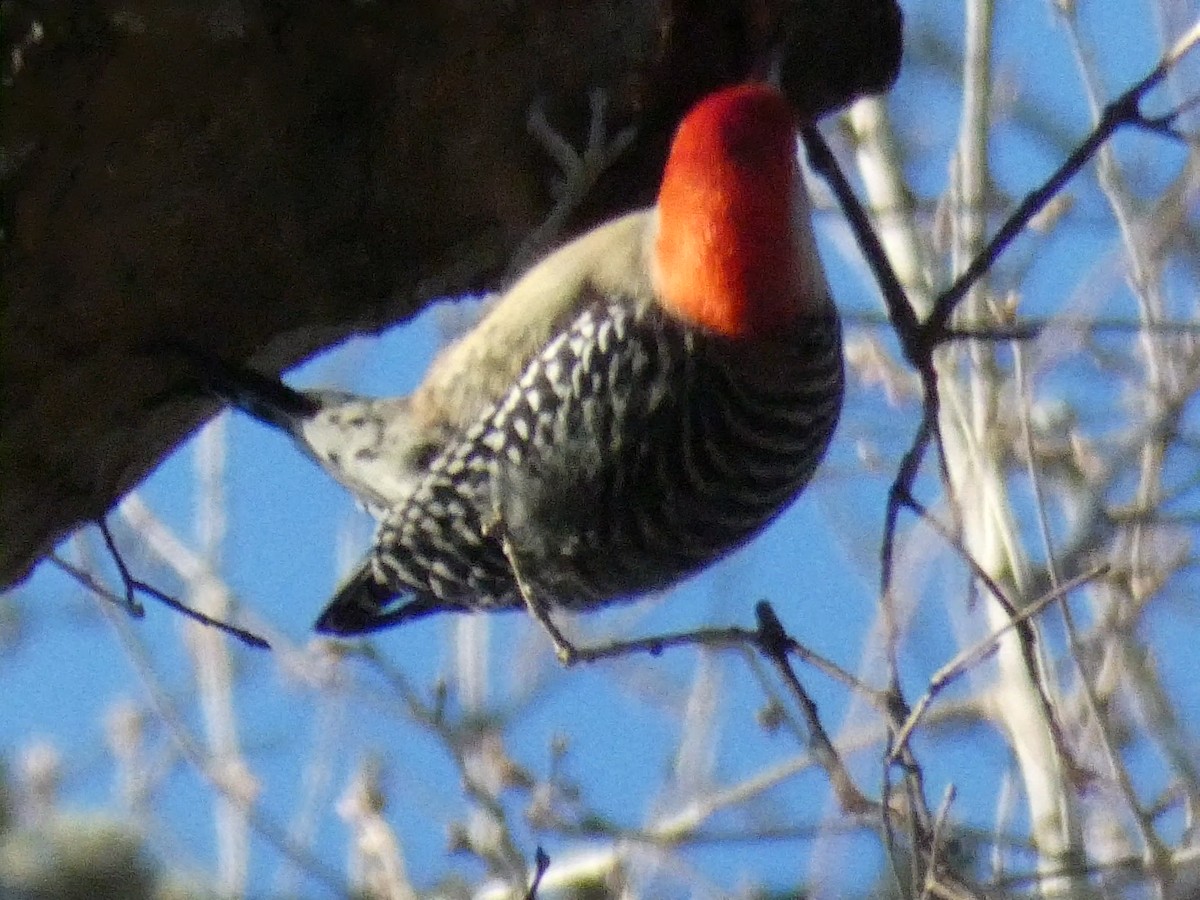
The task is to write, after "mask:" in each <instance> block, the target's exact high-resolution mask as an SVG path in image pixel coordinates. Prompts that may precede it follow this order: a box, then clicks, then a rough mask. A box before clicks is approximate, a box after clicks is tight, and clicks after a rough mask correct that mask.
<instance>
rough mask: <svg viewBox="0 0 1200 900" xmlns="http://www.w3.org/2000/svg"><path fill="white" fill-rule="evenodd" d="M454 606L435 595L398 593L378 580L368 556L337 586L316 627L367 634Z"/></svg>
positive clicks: (323, 631) (329, 631)
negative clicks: (367, 558)
mask: <svg viewBox="0 0 1200 900" xmlns="http://www.w3.org/2000/svg"><path fill="white" fill-rule="evenodd" d="M397 604H398V605H397ZM451 608H452V607H449V606H447V605H446V604H445V603H444V602H443V601H441V600H438V599H437V598H435V597H428V596H424V597H423V596H413V595H401V594H398V593H397V592H396V591H395V590H393V589H392V588H390V587H388V586H387V585H385V584H381V583H380V582H379V581H378V579H377V578H376V576H375V568H374V566H372V565H371V563H370V561H369V560H368V561H367V562H364V563H363V564H362V565H361V566H359V567H358V569H357V570H355V572H354V573H353V574H352V575H351V576H350V577H349V578H347V579H346V580H345V581H344V582H343V583H342V586H341V587H340V588H338V591H337V593H336V594H335V595H334V597H333V599H332V600H331V601H329V605H328V606H326V607H325V611H324V612H322V613H321V615H320V617H319V618H318V619H317V624H316V626H315V628H316V630H317V631H318V632H320V633H321V634H333V635H343V636H350V635H358V634H368V633H370V632H372V631H378V630H379V629H381V628H390V627H391V626H393V625H399V624H401V623H403V622H408V621H411V620H413V619H419V618H421V617H422V616H427V615H429V614H430V613H435V612H442V611H444V610H447V609H451Z"/></svg>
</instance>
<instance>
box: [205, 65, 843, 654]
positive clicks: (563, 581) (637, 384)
mask: <svg viewBox="0 0 1200 900" xmlns="http://www.w3.org/2000/svg"><path fill="white" fill-rule="evenodd" d="M799 124H800V116H799V115H798V113H797V112H796V111H795V110H794V109H793V108H792V107H791V106H790V105H789V103H788V101H787V99H786V98H785V97H784V95H783V94H782V93H781V92H780V91H779V90H778V89H777V88H775V87H772V86H770V85H768V84H764V83H752V82H751V83H743V84H737V85H734V86H731V87H726V88H723V89H719V90H717V91H714V92H712V93H711V94H709V95H707V96H705V97H703V98H701V99H700V100H699V101H698V102H697V103H696V104H695V105H694V106H693V107H692V108H691V109H690V110H689V111H688V112H687V113H686V115H685V116H684V117H683V119H682V120H681V122H680V124H679V126H678V128H677V130H676V132H675V135H674V137H673V139H672V142H671V145H670V149H669V151H668V156H667V161H666V164H665V167H664V171H663V176H662V180H661V183H660V189H659V192H658V196H657V201H656V203H655V204H654V205H653V206H650V207H648V208H644V209H641V210H637V211H635V212H632V213H628V214H625V215H623V216H620V217H618V218H616V219H614V220H612V221H609V222H607V223H603V224H601V225H599V226H597V227H595V228H594V229H592V230H591V231H589V232H587V233H585V234H584V235H582V236H580V237H578V238H576V239H574V240H573V241H571V242H569V243H567V244H565V245H563V246H562V247H560V248H559V249H557V250H554V251H551V252H550V253H549V254H548V255H547V256H545V257H544V258H543V259H542V260H541V261H540V262H537V263H535V264H534V265H533V266H532V267H531V268H530V269H528V270H527V271H526V272H525V274H523V275H521V276H520V277H518V278H517V279H516V280H515V281H514V282H513V284H512V285H511V287H509V288H508V289H507V290H506V291H504V292H503V293H502V294H501V295H500V296H499V298H498V300H497V301H496V302H495V304H494V305H493V306H492V307H491V308H490V310H489V311H488V312H487V314H486V315H484V317H483V318H482V319H481V320H480V321H479V322H478V324H477V325H476V326H475V327H474V328H473V329H472V330H471V331H469V332H468V333H466V334H465V335H463V336H462V337H461V338H459V339H458V340H457V341H455V342H454V343H452V344H450V345H449V346H447V347H446V348H445V349H444V350H443V351H442V352H441V353H440V354H439V355H438V356H437V357H436V358H435V360H434V361H433V363H432V364H431V365H430V367H429V369H428V371H427V373H426V375H425V378H424V380H423V381H422V382H421V383H420V385H419V386H418V387H417V388H416V389H415V390H414V391H413V392H412V393H411V394H409V395H407V396H403V397H391V398H367V397H357V396H354V395H350V394H345V393H340V392H333V391H297V390H294V389H292V388H290V387H288V386H287V385H285V384H283V383H282V382H281V381H279V380H277V379H272V378H269V377H267V376H265V375H262V374H261V373H258V372H255V371H253V370H250V369H248V368H246V367H242V366H241V365H240V364H230V363H224V362H219V361H213V360H209V361H208V364H207V366H206V369H207V371H206V379H207V383H208V384H209V386H210V388H211V389H212V390H213V391H215V392H216V393H217V394H219V395H220V396H221V397H223V398H224V399H225V400H227V401H228V402H230V403H233V404H234V405H236V406H238V407H240V408H241V409H243V410H245V411H246V412H248V413H250V414H251V415H254V416H256V417H257V418H259V419H261V420H262V421H264V422H266V423H267V424H270V425H273V426H275V427H278V428H281V429H283V430H285V431H286V432H287V433H288V434H290V435H291V437H292V438H293V440H294V441H295V442H296V443H297V444H298V445H299V446H300V447H301V448H302V449H303V450H304V451H305V452H307V453H308V454H309V455H310V456H312V457H313V458H314V459H315V460H316V461H317V462H318V463H319V464H320V465H321V466H322V467H324V468H325V469H326V470H327V471H328V472H329V473H330V474H331V475H332V476H333V477H334V478H335V479H337V480H338V481H340V482H341V483H342V484H343V485H344V486H345V487H346V488H348V489H349V490H350V491H351V492H352V493H353V494H354V495H355V496H356V497H358V498H359V499H360V500H362V501H363V502H364V504H365V505H366V506H367V507H368V509H369V510H370V511H371V512H372V513H373V515H374V516H375V517H376V518H377V519H378V528H377V531H376V535H375V538H374V543H373V546H372V548H371V549H370V551H369V552H368V553H367V555H366V557H365V558H364V559H363V560H362V562H361V564H360V565H359V566H358V567H357V568H356V569H355V570H354V571H353V572H352V573H351V574H350V575H349V577H348V578H346V579H345V580H344V581H343V582H342V584H341V586H340V587H339V588H338V589H337V591H336V593H335V595H334V597H333V599H332V600H331V601H330V602H329V603H328V605H327V606H326V608H325V609H324V611H323V612H322V613H321V615H320V617H319V618H318V620H317V624H316V628H317V630H318V631H319V632H322V633H325V634H330V635H338V636H344V637H346V636H355V635H363V634H367V633H370V632H374V631H377V630H379V629H382V628H385V627H389V626H394V625H399V624H401V623H404V622H408V621H412V620H414V619H417V618H420V617H423V616H426V615H429V614H432V613H438V612H472V611H491V610H505V609H520V608H525V609H527V610H529V611H530V612H531V613H532V614H533V615H534V616H535V618H537V619H538V621H540V622H541V623H542V625H543V626H545V627H546V628H547V630H548V631H549V633H550V635H551V637H552V638H553V640H554V643H555V645H556V648H557V649H558V651H559V655H560V657H562V658H563V659H564V660H569V658H570V657H571V655H572V653H573V652H574V651H575V649H576V648H574V646H573V645H572V644H571V643H570V642H569V641H568V640H567V639H566V637H565V636H563V635H562V633H561V632H560V631H559V630H558V629H557V627H556V626H555V624H554V623H553V620H552V618H551V613H552V612H553V611H555V610H568V611H587V610H592V609H596V608H599V607H602V606H605V605H607V604H611V603H616V602H621V601H626V600H631V599H635V598H637V597H639V596H642V595H644V594H646V593H649V592H652V591H655V590H659V589H663V588H666V587H667V586H669V585H672V584H674V583H676V582H677V581H679V580H681V579H682V578H684V577H686V576H688V575H691V574H693V573H695V572H697V571H699V570H701V569H704V568H705V567H707V566H709V565H710V564H712V563H713V562H715V561H716V560H718V559H720V558H722V557H723V556H725V555H727V554H728V553H730V552H732V551H733V550H735V549H737V548H738V547H740V546H742V545H743V544H745V543H746V542H747V541H748V540H750V539H751V538H752V537H754V536H755V535H756V534H758V533H759V532H760V531H761V530H762V529H763V528H764V527H765V526H766V525H767V524H768V523H769V522H771V521H772V520H773V519H774V518H775V517H776V516H778V515H779V513H780V512H782V511H783V510H784V509H786V508H787V507H788V506H789V505H790V504H791V503H792V501H793V500H794V499H795V498H796V497H797V496H798V495H799V494H800V493H801V491H802V490H803V489H804V487H805V486H806V485H807V483H808V482H809V480H810V478H811V477H812V475H813V473H814V470H815V469H816V467H817V465H818V463H819V462H820V460H821V459H822V457H823V456H824V454H825V452H826V450H827V448H828V446H829V443H830V440H831V438H832V435H833V432H834V430H835V427H836V425H837V421H838V418H839V415H840V411H841V406H842V397H843V393H844V372H843V358H842V343H841V325H840V319H839V316H838V312H837V308H836V306H835V304H834V302H833V298H832V296H831V293H830V289H829V285H828V281H827V279H826V276H825V273H824V270H823V267H822V265H821V261H820V257H819V256H818V253H817V248H816V243H815V239H814V235H813V229H812V222H811V207H810V202H809V199H808V195H807V192H806V188H805V184H804V180H803V176H802V174H801V170H800V166H799V161H798V155H797V141H796V135H797V129H798V126H799Z"/></svg>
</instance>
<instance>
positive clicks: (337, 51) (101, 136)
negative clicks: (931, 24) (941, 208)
mask: <svg viewBox="0 0 1200 900" xmlns="http://www.w3.org/2000/svg"><path fill="white" fill-rule="evenodd" d="M0 9H2V11H3V15H4V18H5V23H4V38H3V40H4V45H5V46H4V49H5V60H6V61H7V62H6V63H5V65H6V68H5V70H4V81H5V84H4V87H3V90H4V94H5V96H6V100H5V109H4V126H3V127H4V130H3V135H2V137H0V151H2V152H0V186H2V188H3V207H2V209H3V221H2V225H3V231H2V234H0V264H2V267H3V268H2V273H0V279H2V281H0V287H2V290H3V295H2V296H3V300H4V307H3V357H2V365H3V373H2V379H0V403H2V406H0V411H2V419H0V471H2V473H3V485H2V487H3V490H2V491H0V533H2V534H3V537H2V538H0V586H6V585H10V584H12V583H14V582H16V581H19V580H20V579H22V578H23V577H25V575H27V574H28V572H29V571H30V569H31V567H32V566H33V564H34V563H36V562H37V560H38V559H39V558H40V557H41V556H42V555H43V554H44V553H46V552H47V551H48V550H49V549H50V548H51V547H52V546H53V545H54V543H55V542H56V541H57V540H59V539H60V538H61V537H62V536H63V535H65V534H66V533H68V532H69V531H70V530H72V529H73V528H75V527H77V526H78V525H79V524H81V523H85V522H87V521H89V520H94V519H96V518H98V517H100V516H103V515H104V514H105V513H106V511H107V510H108V509H109V508H110V507H111V506H112V505H113V504H114V503H115V502H116V501H117V500H118V499H119V498H120V497H121V496H122V494H124V493H125V492H126V491H128V490H129V489H130V488H132V487H133V486H134V485H136V484H137V483H138V482H139V481H140V480H141V479H142V478H143V477H144V476H145V475H146V474H147V473H148V472H149V471H150V470H151V469H152V468H153V467H154V466H155V465H156V464H157V463H158V462H159V461H160V460H161V459H162V457H163V456H164V455H165V454H166V453H167V452H168V451H170V449H171V448H172V447H174V446H175V445H176V444H177V443H179V441H180V440H182V439H183V438H184V437H185V436H186V435H187V434H188V433H189V432H191V431H192V430H193V429H194V428H195V427H196V425H197V424H198V423H199V422H200V421H202V420H203V419H204V418H205V417H206V416H209V415H211V414H212V412H213V410H214V405H213V403H212V402H210V401H207V400H205V399H204V398H203V397H202V396H200V395H199V394H198V393H197V392H196V391H195V390H194V389H192V388H189V387H188V383H189V382H188V379H187V378H186V373H184V371H183V369H182V366H181V364H180V363H179V362H178V361H177V360H176V359H174V358H173V357H172V356H171V355H170V354H169V353H164V352H163V351H162V349H161V348H162V345H163V344H164V343H170V342H172V341H179V340H186V341H188V342H191V343H193V344H195V345H198V346H201V347H205V348H207V349H209V350H211V351H213V352H216V353H219V354H221V355H223V356H226V357H229V358H233V359H238V360H252V361H253V364H254V365H255V366H257V367H259V368H261V369H263V370H265V371H271V372H277V371H279V370H280V369H281V368H284V367H286V366H289V365H292V364H294V363H296V362H298V361H300V360H301V359H303V358H305V357H307V356H309V355H311V354H312V353H314V352H315V351H317V350H319V349H321V348H323V347H327V346H329V345H331V344H334V343H336V342H338V341H340V340H342V339H344V338H346V337H347V336H349V335H351V334H357V333H364V332H374V331H378V330H380V329H382V328H384V327H386V326H389V325H392V324H394V323H396V322H398V321H400V320H403V319H404V318H406V317H407V316H410V315H412V314H413V313H414V312H415V311H417V310H418V309H419V308H420V307H421V306H422V305H423V304H424V303H425V302H426V301H428V300H429V299H431V298H433V297H436V296H443V295H447V294H455V293H461V292H464V291H468V290H479V289H483V288H488V287H494V286H496V285H497V281H498V279H499V278H500V277H501V276H502V274H503V272H504V269H505V266H506V264H507V261H508V260H509V258H510V256H511V254H512V253H513V251H514V250H515V249H516V248H517V247H518V246H519V245H520V244H521V242H522V240H523V239H524V238H525V237H526V236H527V235H528V234H529V232H530V231H531V230H532V229H533V228H534V227H535V226H536V225H537V224H538V223H539V222H540V221H541V219H542V218H543V217H544V216H545V215H546V213H547V212H548V210H549V209H550V208H551V206H552V204H553V199H554V198H553V195H552V191H551V190H550V186H551V185H552V183H553V178H554V176H555V174H556V173H555V169H554V165H553V163H552V162H551V161H550V160H549V158H548V157H547V156H546V154H545V152H544V151H543V150H541V149H540V148H539V147H538V145H537V144H536V142H534V141H533V140H532V139H531V138H530V137H529V135H528V133H527V130H526V126H525V122H526V116H527V113H528V111H529V109H530V108H531V105H532V104H533V103H534V102H535V101H539V102H542V103H543V105H544V108H545V110H546V112H547V117H548V119H549V121H550V122H551V123H553V124H554V125H555V126H556V127H557V128H559V129H560V130H561V131H562V132H563V133H564V134H565V135H566V136H567V137H568V139H569V140H571V141H572V142H573V143H575V144H576V146H582V145H583V143H584V141H585V136H586V133H587V127H588V112H589V109H588V92H589V90H591V89H592V88H595V87H599V88H603V89H604V90H605V91H606V92H607V94H608V97H609V100H610V103H609V111H610V113H609V120H610V125H611V127H612V128H613V129H615V128H618V127H621V126H625V125H629V124H634V125H636V126H637V128H638V137H637V139H636V140H635V141H634V143H633V145H632V146H631V147H630V148H629V150H627V151H626V152H625V153H624V154H623V155H622V156H621V157H620V158H619V159H618V160H617V161H616V163H615V165H614V166H613V167H612V168H611V169H610V170H609V171H608V172H607V173H606V174H605V175H604V176H603V177H602V179H601V181H600V182H599V183H598V184H597V186H596V187H595V189H593V190H592V191H591V192H590V193H589V195H588V197H587V199H586V201H585V202H584V203H583V204H582V205H581V206H580V207H579V209H578V210H576V212H575V214H574V215H573V216H572V218H571V219H570V222H569V223H568V226H567V228H566V229H565V230H564V232H563V233H562V234H561V235H559V237H560V238H561V239H566V238H568V237H570V236H571V235H572V234H574V233H577V232H578V231H579V230H581V229H583V228H585V227H587V226H588V225H590V224H592V223H594V222H596V221H597V220H600V219H603V218H606V217H609V216H611V215H614V214H616V213H619V212H623V211H625V210H628V209H632V208H635V207H637V206H640V205H645V204H647V203H649V202H651V200H652V198H653V194H654V189H655V187H656V184H657V179H658V173H659V171H660V170H661V165H662V161H663V157H664V155H665V151H666V147H667V144H668V141H669V139H670V135H671V132H672V130H673V128H674V125H675V123H676V122H677V121H678V119H679V117H680V116H681V115H682V113H683V111H684V110H685V109H686V108H687V107H688V106H689V105H690V104H691V103H692V102H693V101H694V100H695V99H696V98H697V97H699V96H700V95H702V94H703V93H705V92H706V91H708V90H711V89H712V88H714V87H716V86H718V85H721V84H726V83H731V82H734V81H738V80H741V79H744V78H746V77H748V76H750V75H752V74H753V73H755V72H756V71H763V70H765V66H766V61H767V54H768V51H769V50H771V49H772V48H773V47H778V46H783V47H784V48H785V52H784V55H783V63H784V65H783V66H782V71H783V75H784V82H785V89H786V90H788V92H789V95H790V96H792V97H793V98H795V99H796V100H797V101H798V103H799V104H800V106H801V107H802V108H805V109H806V110H808V111H813V112H818V111H824V110H828V109H831V108H834V107H836V106H839V105H841V104H843V103H845V102H846V101H847V100H848V99H850V98H851V97H853V96H856V95H858V94H860V93H863V92H867V91H875V90H879V89H882V88H883V87H884V86H886V85H887V84H889V83H890V81H891V80H892V78H894V76H895V71H896V66H897V64H898V60H899V47H900V42H899V25H900V19H899V12H898V11H897V10H896V7H895V5H894V3H893V2H892V0H809V2H801V0H711V2H696V0H693V2H687V0H658V2H644V0H627V2H623V0H572V2H564V0H514V2H507V3H500V2H490V0H489V2H485V0H412V2H403V3H387V2H371V0H362V2H346V0H312V2H304V3H295V4H290V3H277V2H268V0H242V2H239V0H204V2H189V3H179V4H174V3H169V2H150V0H142V2H138V0H134V2H132V3H130V2H117V0H93V2H90V3H89V2H69V3H68V2H58V3H49V4H46V3H40V4H33V3H25V2H19V0H18V2H14V0H5V2H4V3H3V5H2V7H0Z"/></svg>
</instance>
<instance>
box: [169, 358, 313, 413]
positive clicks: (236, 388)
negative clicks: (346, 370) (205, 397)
mask: <svg viewBox="0 0 1200 900" xmlns="http://www.w3.org/2000/svg"><path fill="white" fill-rule="evenodd" d="M166 349H169V351H170V352H171V353H172V354H173V355H178V356H182V357H183V358H184V359H185V360H186V361H187V363H188V366H189V367H190V369H191V374H192V376H193V377H195V379H196V380H197V381H198V382H199V383H200V386H201V387H203V388H204V389H205V390H206V391H208V392H209V393H210V394H213V395H215V396H216V397H219V398H220V399H221V400H224V401H225V402H226V403H229V404H232V405H233V406H236V407H237V408H238V409H240V410H242V411H243V412H245V413H247V414H249V415H251V416H254V418H256V419H258V420H260V421H262V422H265V423H266V424H268V425H273V426H275V427H276V428H281V429H283V430H284V431H287V432H293V433H294V432H295V430H296V423H297V422H298V421H303V420H304V419H308V418H310V417H311V416H313V415H315V414H316V413H317V412H318V411H319V410H320V408H321V404H320V402H319V400H318V399H317V398H316V397H313V396H311V395H309V394H306V393H303V392H301V391H297V390H295V389H294V388H290V387H288V386H287V385H286V384H284V383H283V382H282V381H280V380H279V379H278V378H272V377H270V376H268V375H264V374H263V373H262V372H259V371H257V370H256V369H252V368H250V367H249V366H246V365H243V364H241V363H237V362H233V361H231V360H228V359H224V358H222V357H220V356H218V355H217V354H215V353H212V352H211V351H208V350H205V349H204V348H202V347H199V346H196V345H195V344H191V343H187V342H177V343H173V344H172V345H171V347H170V348H159V351H160V352H162V351H163V350H166Z"/></svg>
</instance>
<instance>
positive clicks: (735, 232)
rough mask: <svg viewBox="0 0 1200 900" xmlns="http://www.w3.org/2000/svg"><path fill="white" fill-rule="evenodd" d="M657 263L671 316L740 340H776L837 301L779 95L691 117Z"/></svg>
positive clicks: (675, 161)
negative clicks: (824, 266)
mask: <svg viewBox="0 0 1200 900" xmlns="http://www.w3.org/2000/svg"><path fill="white" fill-rule="evenodd" d="M651 259H652V261H653V262H652V271H653V276H652V277H653V280H654V286H655V290H656V293H657V294H658V296H659V298H660V300H661V302H662V303H663V305H664V307H666V308H667V309H668V310H669V311H670V312H671V313H673V314H674V315H677V316H678V317H680V318H681V319H684V320H685V321H689V322H691V323H693V324H695V325H698V326H700V327H702V328H704V329H707V330H708V331H710V332H713V333H715V334H719V335H723V336H725V337H729V338H733V339H744V338H749V339H754V338H762V337H769V336H772V335H778V334H779V333H780V330H781V329H786V328H787V327H788V326H790V325H792V324H793V323H794V322H795V321H796V320H797V319H798V318H800V317H801V316H802V315H803V314H804V312H805V311H806V309H807V310H815V309H818V308H821V307H822V306H823V304H825V303H827V302H828V299H827V296H828V287H827V285H826V282H825V276H824V273H823V271H822V269H821V263H820V260H819V258H818V257H817V254H816V247H815V244H814V242H813V236H812V226H811V222H810V209H809V202H808V196H807V193H806V192H805V189H804V183H803V180H802V177H801V175H800V169H799V165H798V162H797V159H796V120H795V117H794V115H793V112H792V110H791V108H790V107H789V106H788V103H787V101H786V100H785V99H784V97H783V95H782V94H781V93H779V91H777V90H776V89H775V88H773V87H770V86H769V85H766V84H742V85H737V86H735V87H730V88H726V89H724V90H721V91H717V92H716V93H713V94H710V95H708V96H707V97H705V98H704V99H703V100H701V101H700V102H699V103H697V104H696V106H694V107H693V108H692V109H691V111H690V112H688V114H687V115H686V116H685V117H684V119H683V121H682V122H681V123H680V125H679V130H678V131H677V132H676V134H675V138H674V140H673V142H672V144H671V151H670V154H669V156H668V158H667V165H666V170H665V172H664V174H663V181H662V187H661V188H660V189H659V195H658V230H657V233H656V235H655V237H654V243H653V248H652V251H651Z"/></svg>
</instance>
